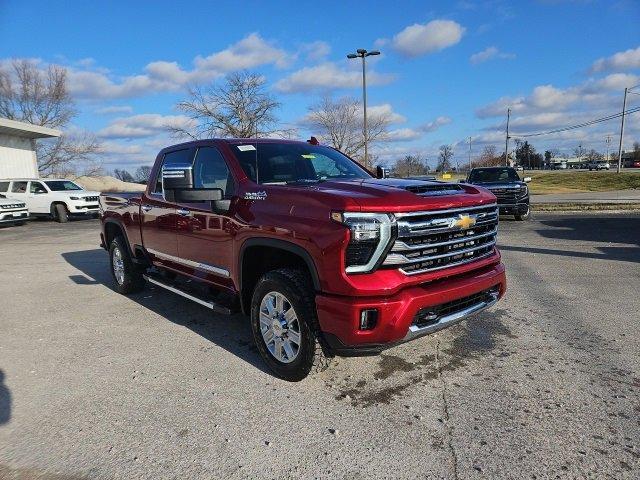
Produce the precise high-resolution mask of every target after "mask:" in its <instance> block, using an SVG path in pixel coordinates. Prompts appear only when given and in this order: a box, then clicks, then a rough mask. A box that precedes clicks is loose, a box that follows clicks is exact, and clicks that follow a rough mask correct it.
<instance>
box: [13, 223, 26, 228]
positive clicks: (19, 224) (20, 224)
mask: <svg viewBox="0 0 640 480" xmlns="http://www.w3.org/2000/svg"><path fill="white" fill-rule="evenodd" d="M24 223H25V222H15V223H14V225H15V226H16V227H21V226H23V225H24Z"/></svg>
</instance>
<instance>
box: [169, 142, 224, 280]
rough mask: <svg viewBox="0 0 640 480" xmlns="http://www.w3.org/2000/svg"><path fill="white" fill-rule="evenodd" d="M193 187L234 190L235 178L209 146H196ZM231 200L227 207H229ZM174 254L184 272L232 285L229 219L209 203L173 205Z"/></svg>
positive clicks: (214, 149)
mask: <svg viewBox="0 0 640 480" xmlns="http://www.w3.org/2000/svg"><path fill="white" fill-rule="evenodd" d="M193 180H194V186H195V188H220V189H221V190H222V191H223V192H224V194H223V198H225V199H229V198H231V196H232V195H233V194H234V191H235V182H234V180H233V177H232V175H231V173H230V171H229V167H228V166H227V163H226V162H225V160H224V157H223V156H222V154H221V153H220V152H219V151H218V149H217V148H215V147H212V146H206V147H200V148H198V149H197V152H196V155H195V160H194V163H193ZM233 208H234V207H233V203H231V209H233ZM176 213H177V231H178V256H179V257H180V258H181V259H182V260H183V261H185V264H186V265H187V266H188V267H189V269H190V270H189V271H188V273H189V274H190V275H193V276H196V277H198V278H203V279H205V280H208V281H210V282H212V283H215V284H217V285H219V286H223V287H229V288H233V283H232V281H231V278H230V272H231V271H232V269H233V266H232V264H233V259H234V255H233V250H232V248H233V242H232V233H233V230H234V229H233V220H232V217H231V211H227V212H222V211H216V210H215V207H214V208H212V205H211V204H210V203H208V202H207V203H189V204H179V205H178V209H177V212H176Z"/></svg>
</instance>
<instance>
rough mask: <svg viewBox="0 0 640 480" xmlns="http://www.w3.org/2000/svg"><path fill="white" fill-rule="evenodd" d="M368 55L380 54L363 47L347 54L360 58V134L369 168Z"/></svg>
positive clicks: (365, 164)
mask: <svg viewBox="0 0 640 480" xmlns="http://www.w3.org/2000/svg"><path fill="white" fill-rule="evenodd" d="M370 55H380V52H379V51H377V50H372V51H371V52H367V51H366V50H365V49H364V48H359V49H358V50H356V53H350V54H348V55H347V58H348V59H352V58H358V57H360V58H362V110H363V114H364V118H363V123H362V136H363V139H364V166H365V168H369V146H368V141H369V130H368V127H367V68H366V61H365V58H366V57H368V56H370Z"/></svg>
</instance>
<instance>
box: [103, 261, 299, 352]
mask: <svg viewBox="0 0 640 480" xmlns="http://www.w3.org/2000/svg"><path fill="white" fill-rule="evenodd" d="M114 269H115V266H114ZM260 332H261V333H262V339H263V340H264V343H265V345H266V346H267V350H269V352H270V353H271V355H273V357H274V358H275V359H276V360H278V361H279V362H282V363H291V362H293V361H294V360H295V359H296V357H297V356H298V352H299V351H300V343H301V339H300V322H299V321H298V316H297V315H296V311H295V310H294V308H293V305H292V304H291V302H290V301H289V300H288V299H287V297H285V296H284V295H282V294H281V293H279V292H269V293H267V294H266V295H265V296H264V297H263V298H262V302H260Z"/></svg>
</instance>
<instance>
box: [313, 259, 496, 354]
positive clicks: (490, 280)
mask: <svg viewBox="0 0 640 480" xmlns="http://www.w3.org/2000/svg"><path fill="white" fill-rule="evenodd" d="M490 289H495V295H493V297H487V298H485V297H483V298H482V299H480V298H479V299H478V301H476V302H474V303H471V304H463V306H461V308H460V309H459V310H457V311H448V312H447V314H446V315H443V316H442V317H439V318H438V320H437V322H435V323H432V324H429V325H427V326H423V327H420V326H419V325H416V324H414V320H415V319H416V315H417V314H418V312H419V311H421V310H422V309H425V308H426V307H437V306H442V305H445V304H450V303H455V301H457V300H460V299H464V298H473V296H474V295H475V294H480V293H481V292H485V291H488V290H490ZM505 291H506V277H505V269H504V265H503V264H501V263H498V264H494V265H491V266H489V267H485V268H482V269H480V270H474V271H471V272H469V273H467V274H465V275H461V276H459V277H454V278H447V279H443V280H440V281H436V282H433V283H427V284H423V285H418V286H414V287H408V288H406V289H403V290H401V291H399V292H398V293H396V294H394V295H392V296H389V297H362V298H358V297H337V296H329V295H322V294H321V295H318V296H317V297H316V307H317V311H318V320H319V322H320V329H321V330H322V332H323V334H324V337H325V339H326V341H327V343H328V344H329V346H330V347H331V349H332V350H333V351H334V353H335V354H337V355H343V356H354V355H375V354H378V353H380V352H381V351H382V350H384V349H386V348H389V347H392V346H394V345H396V344H398V343H403V342H406V341H410V340H413V339H415V338H418V337H421V336H423V335H427V334H429V333H433V332H436V331H438V330H441V329H443V328H446V327H449V326H451V325H454V324H455V323H458V322H460V321H462V320H464V319H465V318H467V317H469V316H470V315H472V314H474V313H477V312H479V311H481V310H484V309H486V308H488V307H490V306H492V305H493V304H495V303H496V302H497V300H498V299H499V298H500V297H502V295H504V292H505ZM365 309H376V310H377V311H378V320H377V324H376V326H375V328H373V329H371V330H360V315H361V312H362V310H365Z"/></svg>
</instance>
